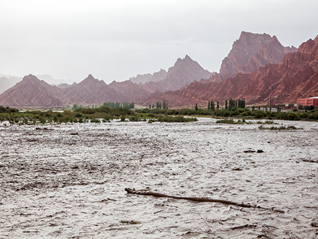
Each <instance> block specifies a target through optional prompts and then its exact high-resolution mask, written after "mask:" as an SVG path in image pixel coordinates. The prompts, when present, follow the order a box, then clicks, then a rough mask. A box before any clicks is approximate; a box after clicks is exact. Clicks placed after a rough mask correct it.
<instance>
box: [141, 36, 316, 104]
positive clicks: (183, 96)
mask: <svg viewBox="0 0 318 239" xmlns="http://www.w3.org/2000/svg"><path fill="white" fill-rule="evenodd" d="M276 44H277V43H276ZM311 96H318V37H316V38H315V40H311V39H310V40H308V41H307V42H305V43H303V44H302V45H301V46H300V47H299V49H298V51H297V52H293V53H288V54H286V55H284V57H283V59H282V61H281V62H280V63H279V64H266V65H265V66H263V67H260V68H259V69H258V70H257V71H255V72H254V73H249V74H243V73H238V74H236V76H235V77H232V78H228V79H226V80H224V81H222V82H208V83H206V82H205V83H201V82H193V83H192V84H190V85H189V86H188V87H187V88H185V89H183V90H178V91H173V92H166V93H164V94H160V95H158V96H156V97H154V98H152V99H148V100H147V102H146V103H145V105H147V104H149V103H153V102H155V101H157V100H158V101H162V100H168V101H169V106H170V107H173V106H175V107H179V106H191V105H192V106H193V105H195V104H196V103H199V104H205V103H206V102H207V101H208V100H212V99H213V100H214V101H221V102H224V101H225V100H226V99H230V98H233V99H239V98H245V99H246V102H247V103H248V104H267V102H268V101H269V98H271V100H272V103H273V104H283V103H292V102H296V101H297V98H299V97H311Z"/></svg>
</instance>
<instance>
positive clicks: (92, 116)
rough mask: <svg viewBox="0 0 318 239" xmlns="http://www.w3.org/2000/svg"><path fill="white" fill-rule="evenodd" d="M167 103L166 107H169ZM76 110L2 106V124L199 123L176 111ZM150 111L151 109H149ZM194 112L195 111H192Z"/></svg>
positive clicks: (117, 108) (119, 108)
mask: <svg viewBox="0 0 318 239" xmlns="http://www.w3.org/2000/svg"><path fill="white" fill-rule="evenodd" d="M167 104H168V103H167V102H165V104H164V106H165V107H168V106H167ZM73 108H76V109H75V110H64V111H59V112H53V111H51V110H48V111H40V110H38V111H25V112H22V111H21V112H19V111H18V110H17V109H14V108H9V107H7V108H5V107H2V106H0V122H4V121H7V122H9V123H10V124H20V125H22V124H28V125H32V124H34V125H35V124H61V123H64V124H73V123H97V124H98V123H101V122H104V123H106V122H109V121H110V120H113V119H120V121H126V119H128V120H129V121H147V120H149V122H150V123H151V122H155V121H157V122H190V121H197V118H193V117H192V118H187V117H183V116H181V115H179V114H176V113H177V111H175V110H168V109H152V110H153V111H155V110H157V111H155V112H154V113H152V112H146V113H145V112H138V111H137V110H130V109H127V108H123V107H113V108H111V107H109V106H101V107H96V106H94V108H83V107H76V106H75V107H74V106H73ZM147 110H148V111H149V109H147ZM161 111H163V112H169V113H171V114H176V115H175V116H167V115H166V114H164V113H162V112H161ZM192 111H194V110H192Z"/></svg>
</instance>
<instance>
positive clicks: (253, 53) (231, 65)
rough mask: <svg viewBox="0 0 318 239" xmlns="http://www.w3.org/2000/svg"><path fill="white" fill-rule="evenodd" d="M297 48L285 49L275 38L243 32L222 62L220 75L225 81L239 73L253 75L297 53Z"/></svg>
mask: <svg viewBox="0 0 318 239" xmlns="http://www.w3.org/2000/svg"><path fill="white" fill-rule="evenodd" d="M296 50H297V49H296V48H295V47H284V46H282V45H281V44H280V42H279V41H278V40H277V38H276V37H275V36H273V37H271V36H270V35H268V34H265V33H264V34H255V33H249V32H242V33H241V36H240V38H239V39H238V40H236V41H235V42H234V44H233V46H232V49H231V51H230V53H229V54H228V56H227V57H225V58H224V59H223V61H222V65H221V69H220V75H221V76H222V78H223V79H227V78H229V77H234V76H235V75H236V74H238V73H252V72H255V71H256V70H257V69H258V68H259V67H261V66H264V65H266V64H268V63H274V64H277V63H279V62H280V61H281V60H282V59H283V57H284V55H285V54H286V53H291V52H295V51H296Z"/></svg>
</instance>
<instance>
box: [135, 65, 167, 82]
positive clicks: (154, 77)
mask: <svg viewBox="0 0 318 239" xmlns="http://www.w3.org/2000/svg"><path fill="white" fill-rule="evenodd" d="M166 75H167V72H166V71H165V70H162V69H161V70H160V71H158V72H155V73H153V74H150V73H148V74H144V75H139V74H138V75H137V76H136V77H131V78H129V80H130V81H131V82H133V83H136V84H145V83H147V82H151V81H152V82H157V81H161V80H163V79H164V78H165V77H166Z"/></svg>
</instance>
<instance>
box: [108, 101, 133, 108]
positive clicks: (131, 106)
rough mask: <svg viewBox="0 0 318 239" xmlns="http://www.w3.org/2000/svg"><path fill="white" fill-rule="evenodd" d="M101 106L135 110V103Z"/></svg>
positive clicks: (115, 103)
mask: <svg viewBox="0 0 318 239" xmlns="http://www.w3.org/2000/svg"><path fill="white" fill-rule="evenodd" d="M103 106H108V107H110V108H123V109H134V108H135V103H134V102H131V103H126V102H124V103H122V104H120V103H119V102H105V103H104V104H103Z"/></svg>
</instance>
